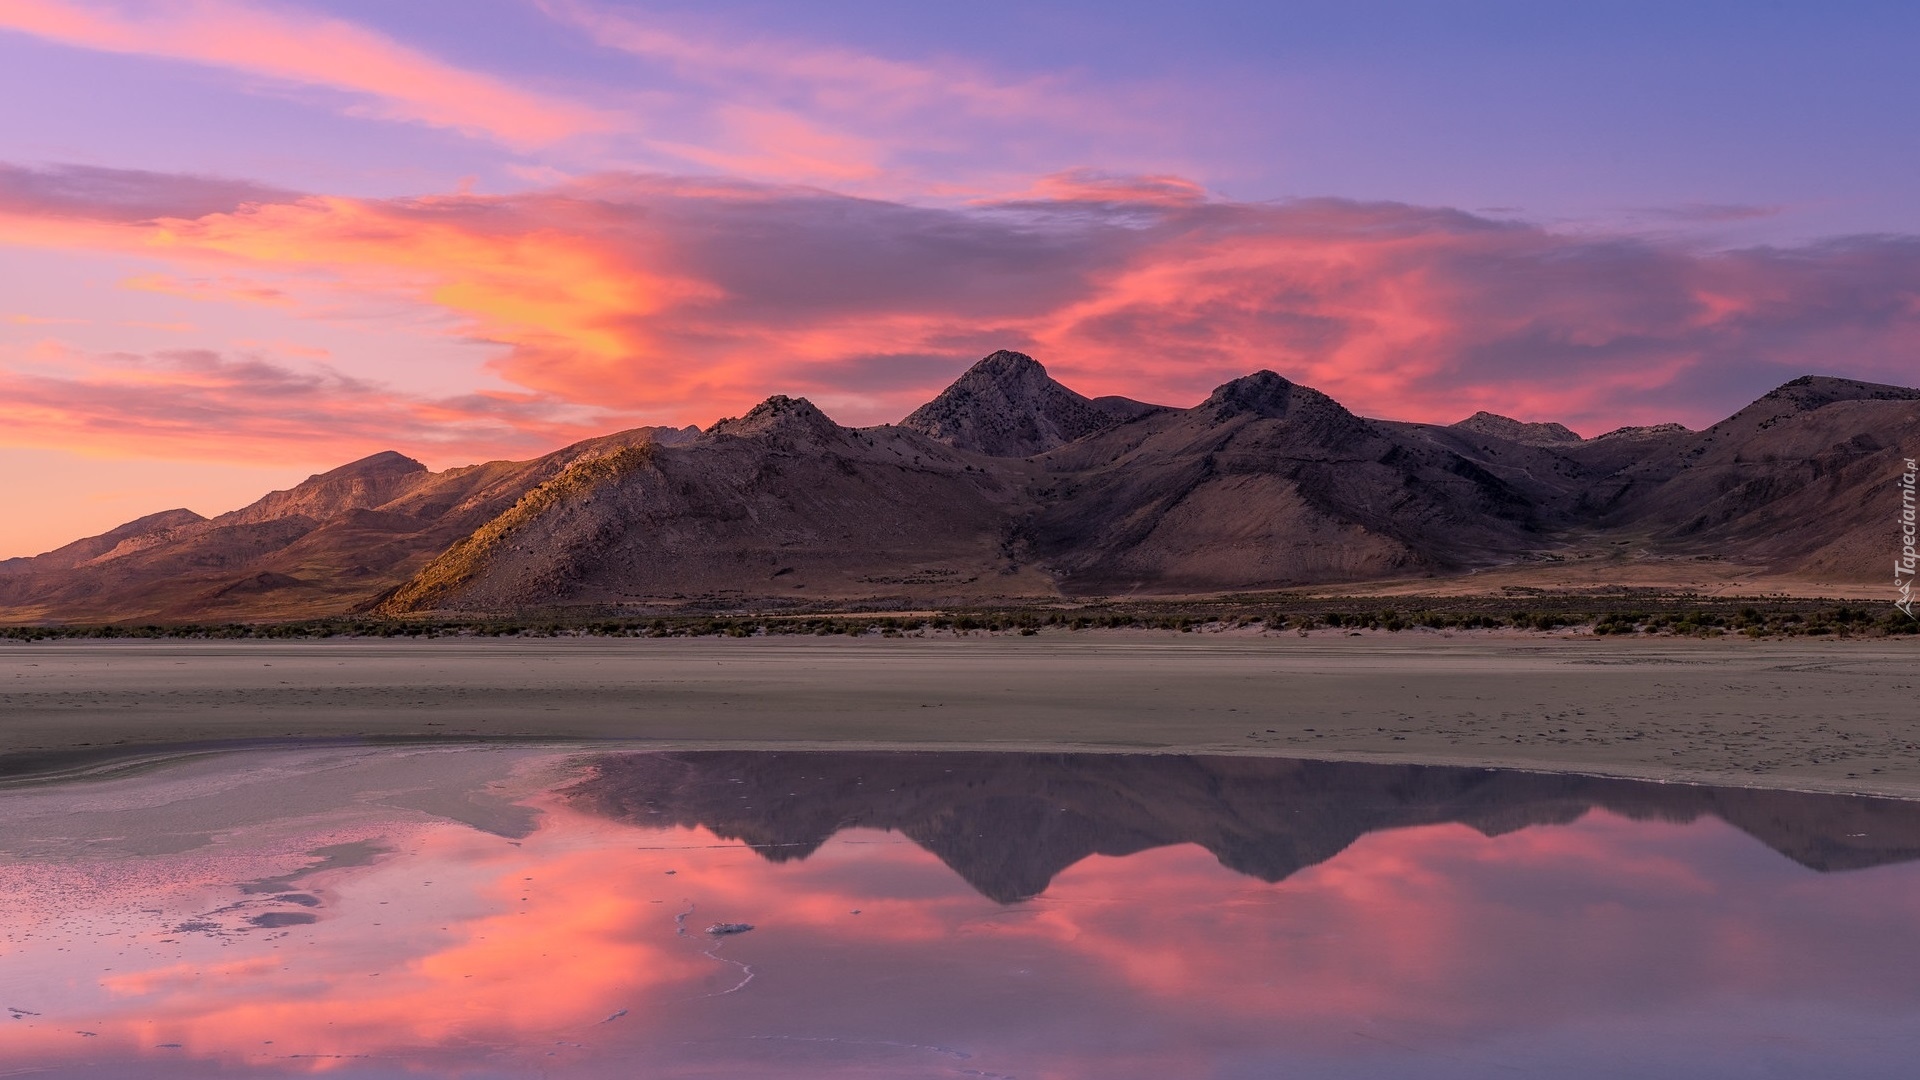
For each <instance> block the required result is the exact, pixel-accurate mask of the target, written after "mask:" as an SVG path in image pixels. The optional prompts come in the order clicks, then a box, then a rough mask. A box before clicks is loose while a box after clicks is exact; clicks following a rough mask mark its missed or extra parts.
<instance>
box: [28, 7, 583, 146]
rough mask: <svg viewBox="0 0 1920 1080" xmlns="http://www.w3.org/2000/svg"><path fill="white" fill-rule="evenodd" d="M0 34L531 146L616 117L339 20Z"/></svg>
mask: <svg viewBox="0 0 1920 1080" xmlns="http://www.w3.org/2000/svg"><path fill="white" fill-rule="evenodd" d="M0 29H8V30H14V31H18V32H21V33H26V34H33V35H35V36H37V37H41V38H46V39H48V40H51V41H57V42H60V43H62V44H65V45H72V46H75V47H78V48H83V49H96V50H100V51H103V52H116V53H136V54H140V55H144V56H157V57H164V58H167V59H173V60H183V61H187V62H190V63H196V64H206V65H209V66H212V67H219V68H226V69H228V70H232V71H239V72H245V73H246V74H249V75H259V76H265V77H268V78H272V79H279V80H283V81H286V82H291V83H297V84H301V85H305V86H319V87H326V88H329V89H333V90H340V91H345V92H347V93H350V94H355V95H360V96H363V97H364V98H365V99H366V100H367V103H366V104H364V105H360V106H356V107H355V109H354V111H360V112H365V113H367V114H369V115H372V116H376V117H379V118H382V119H388V120H404V121H413V122H417V123H425V124H431V125H434V126H437V127H446V128H452V129H454V130H456V131H460V132H463V133H466V134H469V135H479V136H486V137H490V138H494V139H498V140H500V141H501V142H504V143H507V144H509V145H513V146H522V147H532V146H540V145H545V144H548V143H553V142H557V141H560V140H563V139H566V138H570V137H572V136H575V135H579V134H583V133H587V132H594V131H603V130H608V129H610V128H612V127H613V126H614V121H613V120H612V118H610V117H609V116H607V115H606V114H603V113H599V112H596V111H594V110H592V109H589V108H587V107H585V106H581V105H577V104H574V103H571V102H567V101H562V100H560V99H557V98H552V97H547V96H543V95H540V94H535V93H531V92H528V91H525V90H521V89H518V88H516V87H513V86H510V85H508V84H506V83H504V82H501V81H500V80H498V79H494V78H491V77H489V76H486V75H480V74H476V73H474V72H470V71H465V70H462V69H460V68H456V67H453V66H452V65H449V64H446V63H443V62H441V61H439V60H435V59H433V58H432V57H429V56H426V55H425V54H423V53H420V52H417V51H415V50H413V49H409V48H407V47H406V46H404V45H401V44H399V43H397V42H395V41H392V40H391V39H388V38H386V37H383V36H381V35H380V34H377V33H374V32H372V31H370V30H367V29H364V28H362V27H359V26H355V25H354V24H352V23H349V22H346V21H344V20H341V19H334V18H323V17H318V16H313V15H307V14H303V13H299V12H296V11H293V10H289V9H276V8H273V7H269V6H264V5H260V4H242V3H234V2H230V0H184V2H180V3H170V4H161V5H145V6H142V7H137V8H134V9H128V8H125V7H118V6H113V5H109V4H105V3H86V2H82V3H74V2H68V0H0Z"/></svg>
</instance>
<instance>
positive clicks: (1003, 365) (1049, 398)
mask: <svg viewBox="0 0 1920 1080" xmlns="http://www.w3.org/2000/svg"><path fill="white" fill-rule="evenodd" d="M1122 402H1124V404H1122ZM1140 404H1141V403H1140V402H1133V401H1127V400H1126V399H1124V398H1122V399H1119V400H1118V401H1116V402H1115V403H1114V404H1113V405H1112V406H1110V409H1111V411H1109V408H1102V407H1101V406H1100V405H1098V404H1096V403H1094V402H1093V401H1091V400H1089V399H1087V398H1084V397H1081V396H1080V395H1079V394H1076V393H1074V392H1073V391H1072V390H1069V389H1067V388H1066V387H1064V386H1062V385H1060V384H1059V383H1057V382H1054V381H1053V379H1052V378H1050V377H1049V376H1048V375H1047V369H1046V368H1044V367H1041V366H1040V364H1039V363H1038V362H1037V361H1035V360H1034V359H1033V357H1031V356H1028V355H1026V354H1025V353H1017V352H1008V351H1005V350H1002V351H1000V352H997V353H994V354H993V355H991V356H988V357H987V358H986V359H984V360H982V361H980V362H979V363H977V364H975V365H973V367H971V368H969V369H967V372H966V374H964V375H962V376H960V378H958V379H956V380H954V383H953V385H952V386H949V387H947V388H946V389H945V390H943V391H941V392H940V396H939V397H936V398H934V399H933V400H932V401H929V402H927V403H926V404H925V405H922V406H921V407H920V408H918V409H916V410H914V412H913V415H911V416H909V417H907V418H906V419H905V420H902V421H900V426H901V427H903V428H907V429H909V430H911V431H917V432H919V433H921V434H922V435H925V436H927V437H928V438H930V439H933V440H935V441H937V442H943V443H946V444H947V445H948V446H951V447H954V448H956V449H959V450H970V451H972V452H974V453H977V454H986V455H987V456H989V457H1014V458H1017V457H1029V456H1031V455H1034V454H1038V453H1042V452H1044V451H1047V450H1051V449H1053V448H1054V447H1057V446H1064V445H1066V444H1067V443H1070V442H1073V441H1074V440H1076V439H1082V438H1085V437H1086V436H1088V435H1091V434H1093V433H1094V432H1096V431H1101V430H1103V429H1105V428H1109V427H1112V426H1113V425H1114V424H1116V423H1118V422H1120V421H1121V420H1122V419H1128V418H1131V415H1137V414H1138V411H1139V410H1138V406H1140ZM1147 408H1151V406H1147Z"/></svg>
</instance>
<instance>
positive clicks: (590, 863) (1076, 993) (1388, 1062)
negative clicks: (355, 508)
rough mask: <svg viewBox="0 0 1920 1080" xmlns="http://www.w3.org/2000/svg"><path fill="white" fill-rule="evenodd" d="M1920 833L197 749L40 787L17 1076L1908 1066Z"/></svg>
mask: <svg viewBox="0 0 1920 1080" xmlns="http://www.w3.org/2000/svg"><path fill="white" fill-rule="evenodd" d="M1916 859H1920V804H1916V803H1908V802H1901V801H1896V800H1884V799H1865V798H1848V797H1839V796H1828V795H1805V794H1794V793H1783V792H1766V791H1754V790H1745V789H1714V788H1703V787H1691V786H1683V785H1661V784H1641V783H1633V782H1626V781H1615V780H1600V779H1591V778H1582V777H1567V776H1549V775H1541V774H1529V773H1514V772H1500V771H1494V770H1484V769H1457V768H1423V767H1409V766H1385V765H1365V764H1339V763H1328V762H1303V761H1292V760H1283V759H1271V758H1253V757H1178V756H1154V755H1121V754H1080V755H1072V754H1011V753H1007V754H1000V753H899V754H893V753H846V752H804V753H803V752H771V751H710V752H626V751H619V750H609V749H606V748H596V747H555V746H437V747H436V746H385V747H371V746H359V745H338V746H309V747H304V748H294V749H287V748H280V749H252V750H242V751H221V752H214V751H206V752H196V753H182V754H177V755H163V756H156V757H154V758H152V759H148V760H142V761H120V762H101V763H95V764H94V765H93V766H91V767H89V768H86V769H78V768H76V769H75V770H74V771H73V772H72V774H71V775H68V776H66V777H63V778H54V779H49V778H40V779H36V780H31V781H25V780H14V781H9V782H8V783H7V784H6V785H5V786H3V787H0V902H3V903H4V907H0V1008H5V1009H7V1010H9V1011H8V1012H7V1014H6V1018H0V1075H7V1076H10V1075H22V1074H33V1075H55V1076H116V1077H118V1076H152V1077H189V1076H191V1077H202V1076H279V1075H302V1074H320V1075H325V1076H329V1077H342V1078H360V1077H421V1076H426V1077H439V1076H446V1077H462V1078H477V1077H545V1076H551V1077H575V1076H578V1077H601V1076H605V1077H622V1078H624V1077H634V1076H674V1077H679V1076H712V1077H791V1076H836V1077H837V1076H857V1077H1019V1078H1024V1080H1040V1078H1050V1077H1058V1078H1095V1077H1100V1078H1106V1077H1114V1078H1136V1077H1137V1078H1149V1077H1151V1078H1163V1077H1248V1078H1252V1077H1262V1078H1264V1077H1276V1076H1287V1077H1338V1078H1348V1077H1420V1078H1423V1080H1424V1078H1434V1077H1440V1078H1448V1077H1475V1078H1479V1077H1489V1076H1541V1077H1595V1078H1598V1077H1609V1078H1611V1077H1689V1078H1702V1077H1752V1076H1775V1075H1777V1076H1822V1077H1883V1076H1884V1077H1896V1076H1899V1077H1906V1076H1911V1075H1912V1074H1913V1068H1914V1065H1913V1063H1914V1062H1915V1061H1916V1060H1920V862H1916V861H1915V860H1916ZM744 926H750V927H751V929H742V927H744ZM720 931H732V932H720Z"/></svg>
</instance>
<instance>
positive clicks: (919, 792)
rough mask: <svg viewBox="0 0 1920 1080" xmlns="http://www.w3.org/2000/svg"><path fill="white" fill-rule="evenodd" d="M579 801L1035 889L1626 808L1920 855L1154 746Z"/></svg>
mask: <svg viewBox="0 0 1920 1080" xmlns="http://www.w3.org/2000/svg"><path fill="white" fill-rule="evenodd" d="M566 795H567V797H568V798H569V800H570V801H571V803H572V804H573V805H574V806H575V807H576V808H579V809H582V810H585V811H588V812H591V813H595V814H598V815H602V816H605V817H608V818H611V819H614V820H619V821H626V822H632V823H634V824H639V825H645V826H649V827H659V828H665V827H671V826H682V827H693V826H701V827H704V828H707V829H709V830H711V831H712V832H714V833H715V834H717V835H719V836H721V837H724V838H727V839H734V840H740V841H742V842H744V843H745V844H747V845H749V846H751V847H753V848H754V849H755V850H757V851H759V852H760V853H761V854H762V855H763V856H764V857H766V858H767V859H768V860H770V861H773V862H785V861H789V860H794V859H804V858H806V857H807V856H808V855H810V854H812V853H813V852H814V851H815V850H817V849H818V848H819V847H820V845H821V844H823V843H825V842H826V841H827V840H828V839H829V838H831V837H832V836H833V835H834V834H835V833H837V832H839V831H841V830H842V829H853V828H869V829H886V830H889V831H893V832H898V833H901V834H902V835H904V836H906V837H908V838H909V839H911V840H912V841H913V842H914V843H916V844H918V845H920V846H921V847H922V848H925V849H926V850H927V851H929V852H931V853H932V854H933V855H935V856H936V857H938V858H939V859H940V860H941V861H942V862H944V863H946V864H947V865H948V866H949V867H951V868H952V869H953V870H954V872H955V873H957V874H959V875H960V876H961V877H962V878H963V879H965V880H966V881H967V883H968V884H970V885H971V886H973V887H974V888H975V889H977V890H978V891H979V892H980V893H981V894H982V895H984V896H986V897H988V898H990V899H992V900H995V901H998V902H1000V903H1005V904H1010V903H1016V902H1018V901H1021V900H1025V899H1028V898H1030V897H1033V896H1037V895H1039V894H1040V893H1041V892H1043V891H1045V889H1046V888H1047V886H1048V885H1049V884H1050V883H1051V882H1052V880H1053V878H1054V876H1055V875H1056V874H1059V873H1060V872H1061V871H1062V870H1065V869H1066V868H1067V867H1069V866H1072V865H1073V864H1074V863H1076V862H1079V861H1080V860H1081V859H1084V858H1086V857H1087V856H1089V855H1112V856H1119V855H1130V854H1133V853H1135V852H1139V851H1144V850H1147V849H1149V848H1155V847H1162V846H1165V845H1170V844H1198V845H1199V846H1201V847H1203V848H1205V849H1206V850H1208V851H1210V852H1212V853H1213V855H1214V856H1215V857H1216V858H1218V859H1219V860H1220V862H1221V864H1222V865H1224V866H1226V867H1228V868H1230V869H1233V870H1236V871H1238V872H1240V873H1242V874H1247V875H1249V876H1252V877H1256V878H1259V879H1261V880H1262V881H1269V882H1276V881H1280V880H1282V879H1284V878H1286V877H1288V876H1290V875H1292V874H1294V873H1296V872H1298V871H1300V870H1302V869H1304V868H1306V867H1309V866H1313V865H1315V864H1317V863H1320V862H1324V861H1326V860H1327V859H1330V858H1332V857H1333V856H1335V855H1337V854H1339V853H1340V852H1341V851H1343V850H1345V849H1346V848H1347V846H1348V845H1350V844H1352V843H1353V842H1354V841H1355V840H1358V839H1359V838H1360V837H1362V836H1365V835H1366V834H1368V833H1371V832H1378V831H1381V830H1384V829H1402V828H1410V827H1413V826H1419V825H1436V824H1447V823H1458V824H1462V825H1466V826H1469V827H1471V828H1473V829H1476V830H1478V831H1480V832H1481V833H1484V834H1486V835H1488V836H1497V835H1499V834H1502V833H1508V832H1512V831H1515V830H1517V829H1522V828H1526V827H1528V826H1532V825H1564V824H1568V823H1570V822H1572V821H1574V820H1576V819H1578V818H1579V817H1580V816H1581V815H1583V814H1585V813H1587V812H1588V811H1589V810H1592V809H1596V808H1598V809H1605V810H1608V811H1611V812H1613V813H1616V814H1620V815H1623V816H1625V817H1628V818H1633V819H1639V820H1648V819H1652V820H1661V821H1672V822H1688V821H1692V820H1694V819H1696V818H1699V817H1702V816H1711V817H1716V818H1719V819H1721V820H1723V821H1725V822H1727V823H1728V824H1730V825H1732V826H1734V827H1735V828H1738V829H1740V830H1741V831H1743V832H1745V833H1747V834H1749V835H1751V836H1752V837H1754V838H1755V839H1757V840H1759V841H1760V842H1761V843H1763V844H1765V845H1767V846H1768V847H1770V848H1772V849H1773V850H1775V851H1777V852H1779V853H1780V854H1782V855H1784V856H1786V857H1787V858H1789V859H1792V860H1793V861H1794V862H1797V863H1799V864H1801V865H1802V866H1806V867H1809V868H1811V869H1814V870H1819V871H1837V870H1854V869H1860V868H1863V867H1870V866H1880V865H1884V864H1887V863H1895V862H1903V861H1906V860H1910V859H1915V858H1920V803H1914V802H1906V801H1902V800H1897V799H1877V798H1864V797H1858V796H1845V795H1819V794H1806V793H1800V792H1787V791H1766V790H1756V789H1747V788H1713V787H1698V786H1692V785H1682V784H1656V783H1646V782H1639V781H1631V780H1609V779H1600V778H1595V777H1582V776H1562V775H1553V774H1546V773H1525V772H1510V771H1504V770H1498V769H1471V768H1454V767H1444V766H1418V765H1373V764H1363V763H1355V762H1332V761H1300V760H1293V759H1285V758H1257V757H1203V756H1177V755H1161V754H1027V753H973V752H951V753H950V752H919V753H884V752H872V753H842V752H791V753H783V752H768V751H726V750H721V751H690V752H680V753H633V754H603V755H597V756H595V757H593V758H591V759H590V769H589V772H588V775H587V776H586V777H585V778H584V779H582V780H581V781H580V782H578V783H577V784H575V785H573V786H571V787H569V788H568V789H567V790H566Z"/></svg>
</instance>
